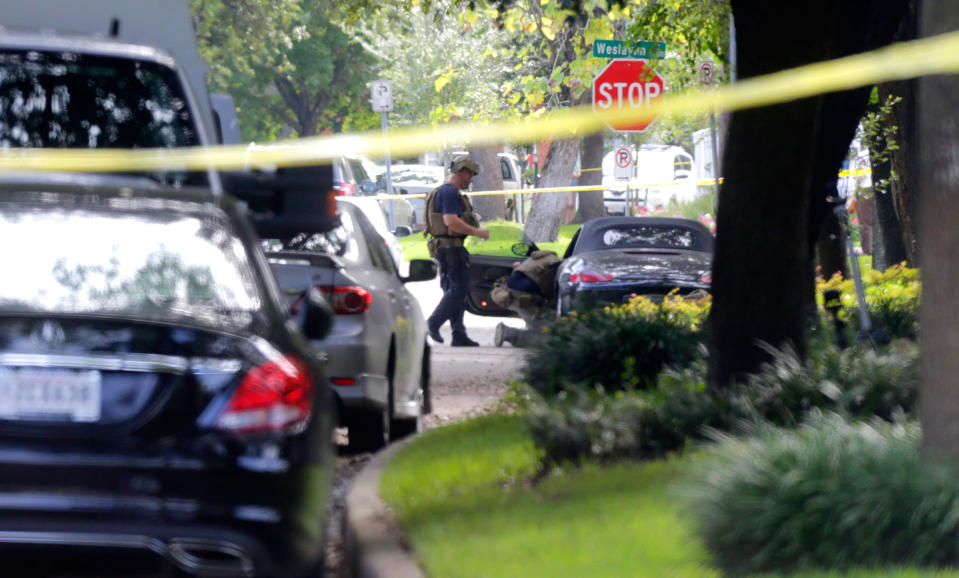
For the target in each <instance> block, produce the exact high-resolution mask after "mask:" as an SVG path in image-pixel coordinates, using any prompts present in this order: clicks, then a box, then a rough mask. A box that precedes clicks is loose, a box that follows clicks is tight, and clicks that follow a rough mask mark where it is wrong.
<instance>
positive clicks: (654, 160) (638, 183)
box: [603, 144, 697, 214]
mask: <svg viewBox="0 0 959 578" xmlns="http://www.w3.org/2000/svg"><path fill="white" fill-rule="evenodd" d="M633 158H634V175H633V176H632V178H629V179H625V178H616V176H615V174H614V168H613V152H609V153H606V155H605V156H604V157H603V186H604V187H607V188H606V189H605V190H604V191H603V204H604V205H605V206H606V212H607V213H610V214H614V213H615V214H625V213H626V201H627V196H628V197H629V198H630V199H632V200H633V202H634V203H635V204H637V205H639V206H644V207H646V208H648V209H650V210H655V209H658V208H665V207H667V206H669V204H670V203H673V202H676V203H684V202H688V201H691V200H693V199H694V198H696V194H697V192H696V177H695V165H694V163H693V156H692V155H691V154H689V153H688V152H686V150H685V149H683V148H681V147H677V146H669V145H656V144H644V145H641V146H640V147H639V149H638V150H637V149H633ZM627 193H628V195H627Z"/></svg>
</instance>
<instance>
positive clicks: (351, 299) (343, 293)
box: [317, 285, 373, 315]
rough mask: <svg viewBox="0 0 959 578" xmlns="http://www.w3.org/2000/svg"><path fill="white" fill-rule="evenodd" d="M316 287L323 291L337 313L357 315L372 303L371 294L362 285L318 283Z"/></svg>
mask: <svg viewBox="0 0 959 578" xmlns="http://www.w3.org/2000/svg"><path fill="white" fill-rule="evenodd" d="M317 289H319V290H320V291H322V292H323V296H324V297H326V300H327V301H329V302H330V305H332V306H333V311H335V312H336V314H337V315H357V314H359V313H363V312H365V311H367V310H368V309H369V308H370V304H371V303H373V294H372V293H370V292H369V291H367V290H366V289H364V288H362V287H352V286H342V287H340V286H333V285H319V286H317Z"/></svg>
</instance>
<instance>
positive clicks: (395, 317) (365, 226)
mask: <svg viewBox="0 0 959 578" xmlns="http://www.w3.org/2000/svg"><path fill="white" fill-rule="evenodd" d="M356 213H357V215H356V221H357V223H359V229H360V231H359V232H360V233H361V234H362V235H363V238H364V240H365V241H366V247H367V249H368V250H369V253H370V263H371V265H372V266H371V267H370V270H369V271H368V272H367V274H368V275H369V276H370V278H371V279H375V283H376V284H377V285H378V288H379V291H378V292H379V293H380V294H385V295H386V296H387V298H388V299H389V306H390V322H391V324H392V332H393V335H394V336H395V338H396V340H395V343H396V357H395V358H394V363H395V364H396V365H395V367H394V376H395V380H394V384H393V385H394V387H395V388H396V391H395V392H394V396H395V399H397V400H402V401H405V400H406V399H409V398H410V397H411V396H413V395H414V394H415V391H411V388H416V387H419V373H418V372H419V368H420V367H421V366H420V358H421V357H422V347H423V345H422V342H423V340H424V338H423V337H422V335H421V336H420V337H419V338H418V336H417V332H416V327H417V321H419V324H420V325H423V322H422V318H423V314H422V313H421V312H420V310H419V305H418V304H416V303H415V297H414V296H413V294H412V293H410V291H409V289H407V288H406V285H404V284H403V282H402V281H401V280H400V277H399V272H398V270H397V268H396V263H394V261H393V258H392V256H390V253H389V250H388V249H387V247H386V241H385V240H384V239H383V237H382V236H381V235H380V234H379V233H377V232H376V229H375V228H374V227H373V224H372V223H371V222H370V221H369V220H368V219H367V218H366V216H365V215H362V214H360V211H359V210H357V211H356ZM422 333H425V329H422V330H421V334H422Z"/></svg>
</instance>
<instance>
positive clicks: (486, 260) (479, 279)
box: [466, 255, 523, 317]
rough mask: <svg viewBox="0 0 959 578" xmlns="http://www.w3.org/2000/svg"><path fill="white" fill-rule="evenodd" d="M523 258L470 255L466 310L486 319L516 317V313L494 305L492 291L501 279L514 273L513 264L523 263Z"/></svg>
mask: <svg viewBox="0 0 959 578" xmlns="http://www.w3.org/2000/svg"><path fill="white" fill-rule="evenodd" d="M522 260H523V257H515V256H514V257H494V256H490V255H470V282H469V293H468V294H467V296H466V310H467V311H469V312H470V313H472V314H473V315H482V316H484V317H516V313H514V312H512V311H510V310H509V309H504V308H502V307H500V306H499V305H497V304H496V303H493V299H492V298H491V297H490V291H492V290H493V285H494V283H496V280H497V279H499V278H500V277H504V276H508V275H509V274H510V273H511V272H512V271H513V264H514V263H520V262H522Z"/></svg>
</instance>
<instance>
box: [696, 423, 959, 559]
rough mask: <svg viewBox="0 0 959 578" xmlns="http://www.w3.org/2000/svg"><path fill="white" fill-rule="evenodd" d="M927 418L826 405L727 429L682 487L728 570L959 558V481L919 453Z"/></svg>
mask: <svg viewBox="0 0 959 578" xmlns="http://www.w3.org/2000/svg"><path fill="white" fill-rule="evenodd" d="M918 430H919V428H918V426H916V425H914V424H910V425H889V424H886V423H883V424H881V425H876V424H867V423H863V422H860V423H849V422H846V421H845V420H844V419H843V418H841V417H840V416H837V415H822V416H818V417H815V418H813V419H811V420H810V421H809V422H808V423H807V424H805V425H803V426H802V427H800V428H798V429H793V430H784V429H778V430H777V429H772V428H762V429H761V430H760V431H759V433H758V435H757V436H756V437H752V438H742V439H732V438H728V437H725V438H720V440H721V441H723V442H724V443H722V444H719V445H717V446H715V447H714V448H713V449H711V450H710V451H709V452H708V453H707V454H706V455H705V456H702V458H701V459H699V460H698V463H697V464H696V468H695V470H694V473H693V481H692V482H691V483H689V485H688V486H687V487H686V488H685V489H686V493H687V495H688V496H687V497H688V498H689V499H690V502H689V503H690V506H691V507H690V511H691V514H692V517H693V518H694V519H695V520H697V525H698V530H699V533H700V535H701V536H702V537H703V538H704V541H705V543H706V545H707V547H708V548H709V550H710V551H711V552H712V554H713V556H714V561H715V562H716V563H717V564H718V565H719V566H720V567H722V568H723V569H724V570H725V571H726V572H727V574H729V575H733V576H742V575H747V574H753V573H760V572H793V571H797V570H811V569H815V568H822V569H829V570H848V569H851V568H853V567H861V568H874V567H881V566H885V567H892V566H920V567H923V566H925V567H940V568H941V567H942V566H946V565H957V564H959V479H957V478H956V476H955V475H954V470H953V469H952V468H946V467H939V466H936V465H932V464H929V463H925V462H923V461H922V460H921V459H920V456H919V452H918V449H917V440H918V437H919V432H918Z"/></svg>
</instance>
